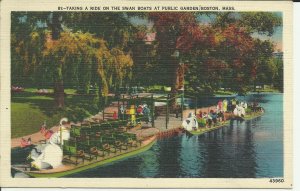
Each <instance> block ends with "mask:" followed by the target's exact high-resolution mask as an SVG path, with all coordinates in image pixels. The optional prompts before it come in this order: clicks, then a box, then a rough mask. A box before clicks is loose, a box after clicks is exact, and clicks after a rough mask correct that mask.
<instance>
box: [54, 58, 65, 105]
mask: <svg viewBox="0 0 300 191" xmlns="http://www.w3.org/2000/svg"><path fill="white" fill-rule="evenodd" d="M54 101H55V106H56V107H59V108H63V107H64V106H65V92H64V83H63V75H62V65H61V64H59V66H58V68H57V72H56V79H55V80H54Z"/></svg>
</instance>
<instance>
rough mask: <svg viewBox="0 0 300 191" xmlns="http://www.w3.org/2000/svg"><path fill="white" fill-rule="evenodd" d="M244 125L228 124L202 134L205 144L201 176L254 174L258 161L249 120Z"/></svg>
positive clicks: (249, 175)
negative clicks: (228, 125)
mask: <svg viewBox="0 0 300 191" xmlns="http://www.w3.org/2000/svg"><path fill="white" fill-rule="evenodd" d="M244 125H245V124H239V126H235V124H231V126H230V127H226V128H223V129H220V130H217V131H214V132H211V133H209V134H207V136H202V140H201V142H204V144H203V145H202V147H205V148H202V150H205V154H204V156H205V162H204V163H203V165H202V167H201V176H202V177H208V178H222V177H235V178H237V177H239V178H243V177H248V178H250V177H255V175H256V168H257V164H256V153H255V148H254V144H253V136H252V132H251V124H250V123H247V125H246V126H244ZM228 133H229V134H231V136H228ZM225 134H226V135H225ZM224 135H225V136H224Z"/></svg>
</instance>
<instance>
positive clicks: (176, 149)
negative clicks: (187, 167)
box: [157, 136, 182, 178]
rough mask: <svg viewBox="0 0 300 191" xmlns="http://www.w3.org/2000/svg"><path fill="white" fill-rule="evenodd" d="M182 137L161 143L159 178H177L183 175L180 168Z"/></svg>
mask: <svg viewBox="0 0 300 191" xmlns="http://www.w3.org/2000/svg"><path fill="white" fill-rule="evenodd" d="M179 139H180V137H178V136H176V137H171V138H168V139H164V140H160V141H159V149H160V151H159V152H158V156H157V159H158V160H157V161H158V163H159V166H158V174H159V177H165V178H175V177H178V176H180V175H182V171H181V168H180V161H179V158H178V156H179V155H180V150H181V142H180V140H179Z"/></svg>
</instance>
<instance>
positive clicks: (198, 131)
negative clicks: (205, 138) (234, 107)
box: [186, 112, 264, 135]
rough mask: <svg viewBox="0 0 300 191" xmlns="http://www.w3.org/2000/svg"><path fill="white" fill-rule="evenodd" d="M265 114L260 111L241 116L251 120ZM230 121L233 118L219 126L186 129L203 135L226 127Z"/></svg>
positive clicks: (192, 133)
mask: <svg viewBox="0 0 300 191" xmlns="http://www.w3.org/2000/svg"><path fill="white" fill-rule="evenodd" d="M263 114H264V113H263V112H259V113H255V114H254V115H251V116H245V117H244V118H241V119H242V121H249V120H252V119H255V118H258V117H260V116H262V115H263ZM241 119H238V120H241ZM232 120H237V119H232ZM230 121H231V120H228V121H226V122H224V123H223V124H220V125H217V126H214V127H211V128H203V129H200V130H197V131H186V132H187V133H188V134H190V135H202V134H204V133H208V132H210V131H214V130H217V129H220V128H223V127H226V126H228V125H229V124H230Z"/></svg>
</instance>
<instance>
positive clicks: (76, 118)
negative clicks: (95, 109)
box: [63, 107, 91, 123]
mask: <svg viewBox="0 0 300 191" xmlns="http://www.w3.org/2000/svg"><path fill="white" fill-rule="evenodd" d="M63 113H64V116H66V117H67V118H68V120H69V121H72V122H74V123H77V122H81V121H83V120H84V119H85V118H87V117H89V116H91V114H90V113H89V112H88V111H87V110H85V109H84V108H81V107H66V108H64V111H63Z"/></svg>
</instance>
